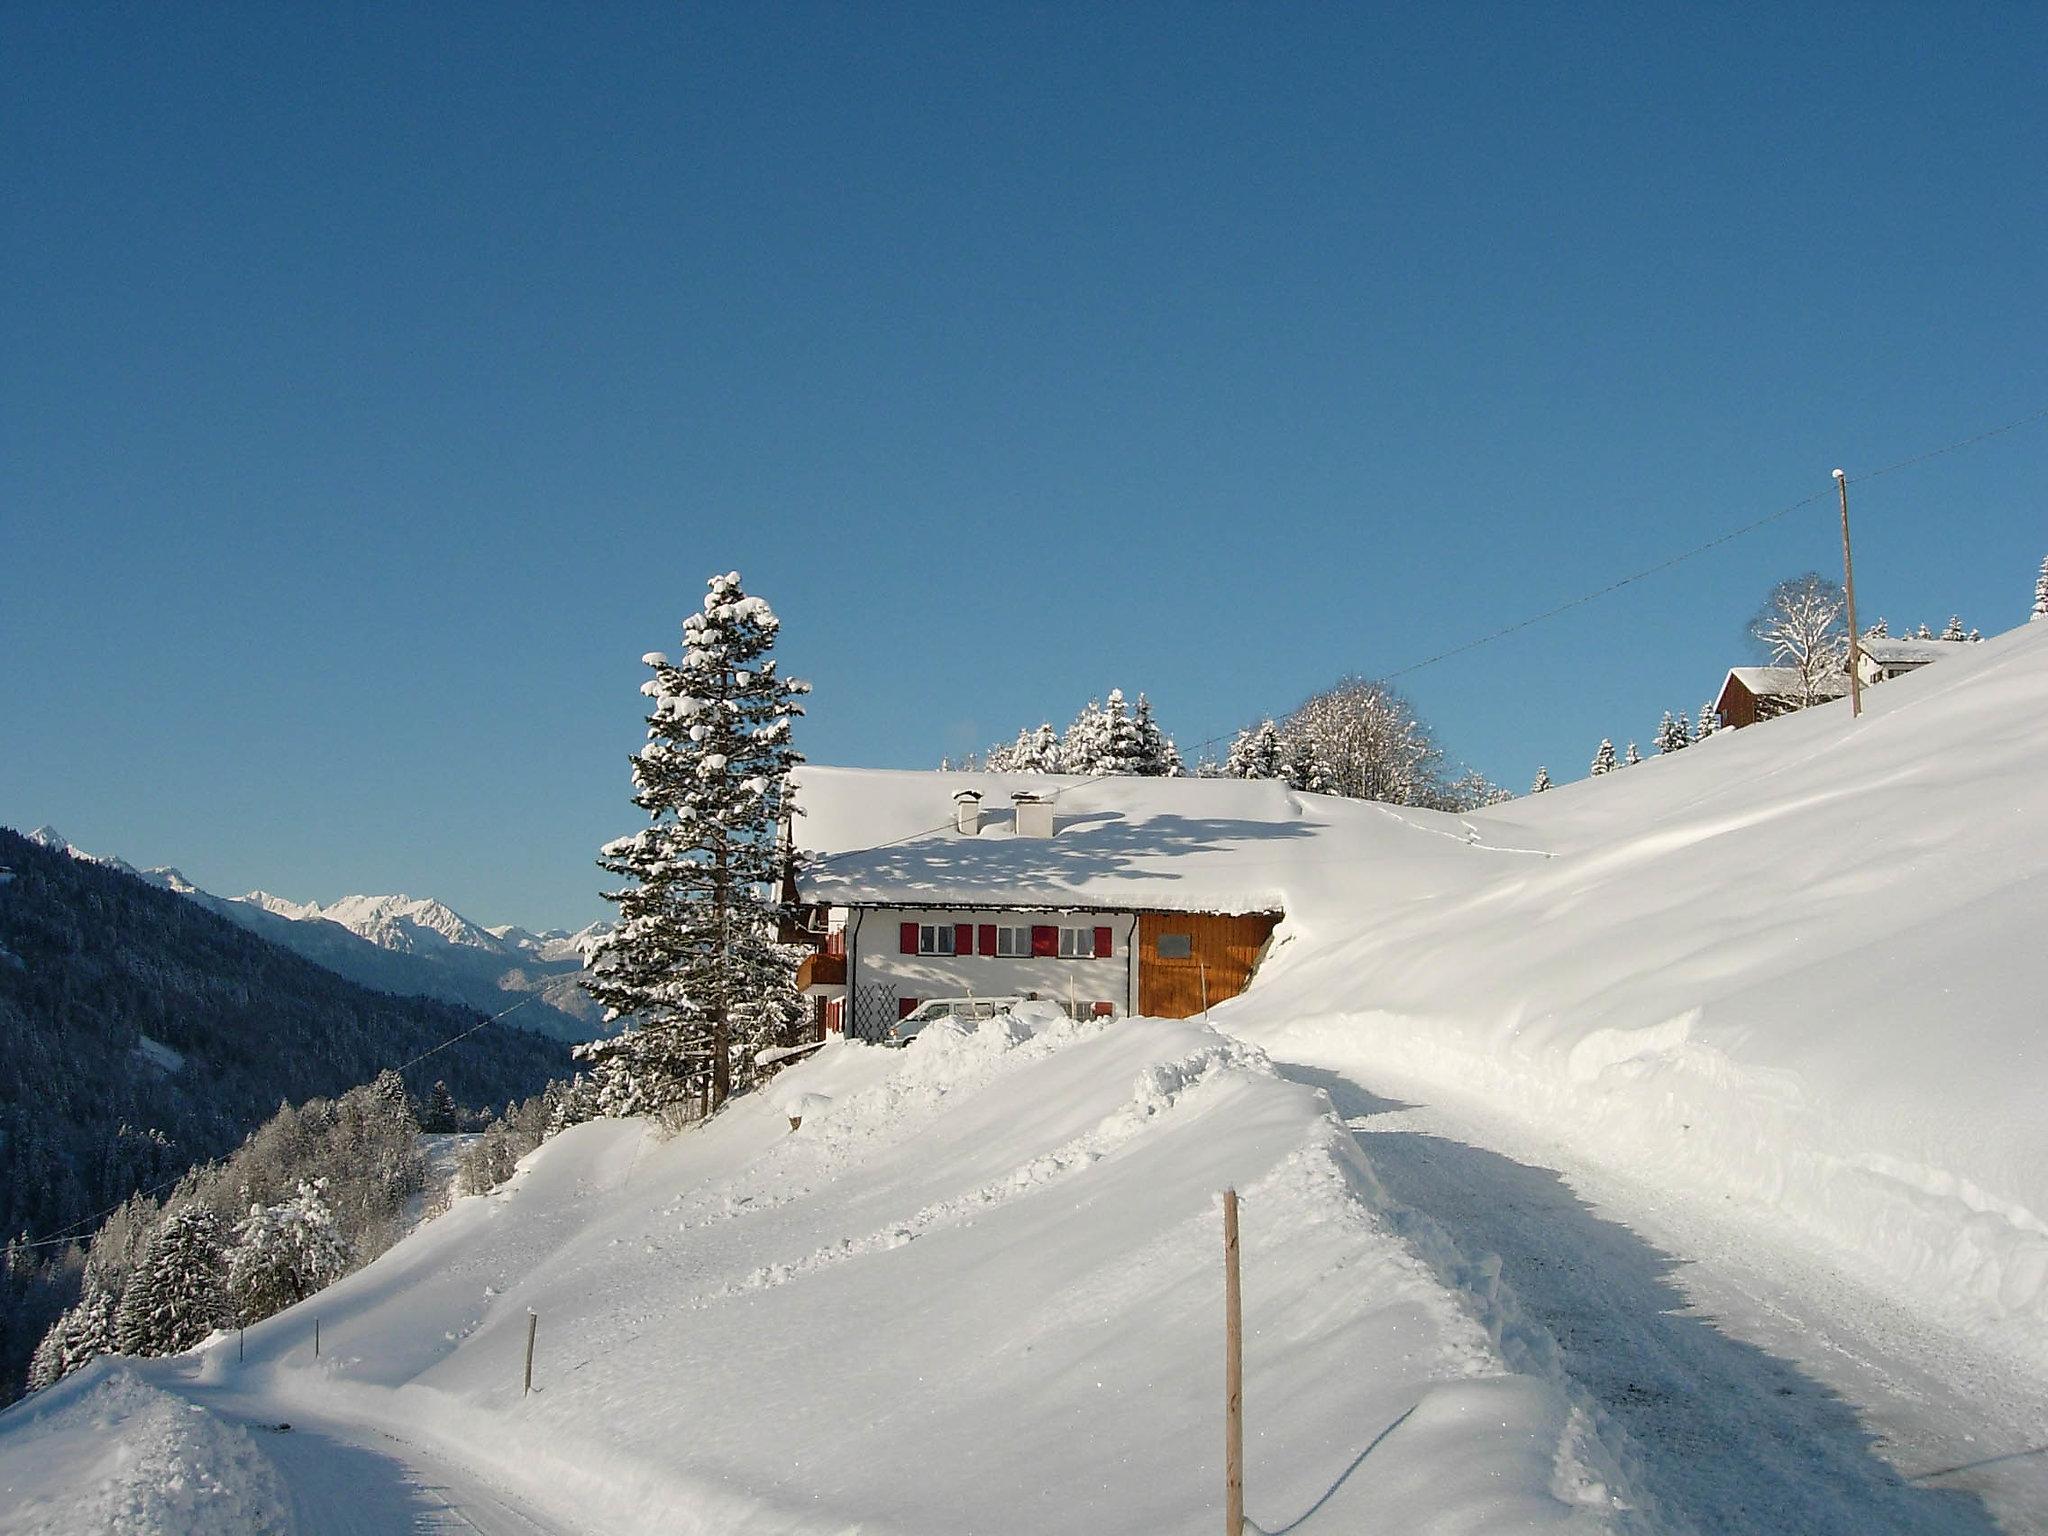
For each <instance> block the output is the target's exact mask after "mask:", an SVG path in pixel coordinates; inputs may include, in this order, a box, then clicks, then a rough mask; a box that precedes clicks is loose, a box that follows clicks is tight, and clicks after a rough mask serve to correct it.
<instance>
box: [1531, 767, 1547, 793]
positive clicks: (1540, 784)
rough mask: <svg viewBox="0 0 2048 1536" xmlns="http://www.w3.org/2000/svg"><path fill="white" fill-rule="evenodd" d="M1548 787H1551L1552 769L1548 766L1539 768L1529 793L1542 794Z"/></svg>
mask: <svg viewBox="0 0 2048 1536" xmlns="http://www.w3.org/2000/svg"><path fill="white" fill-rule="evenodd" d="M1548 788H1550V770H1549V769H1548V768H1538V769H1537V770H1536V782H1535V783H1533V784H1531V785H1530V786H1529V793H1530V794H1532V795H1540V794H1542V793H1543V792H1544V791H1545V790H1546V789H1548Z"/></svg>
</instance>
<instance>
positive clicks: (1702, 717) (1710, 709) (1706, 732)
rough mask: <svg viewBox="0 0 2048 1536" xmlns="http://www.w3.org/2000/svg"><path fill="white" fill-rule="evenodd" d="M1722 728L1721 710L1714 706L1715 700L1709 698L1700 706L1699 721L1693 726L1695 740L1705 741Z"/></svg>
mask: <svg viewBox="0 0 2048 1536" xmlns="http://www.w3.org/2000/svg"><path fill="white" fill-rule="evenodd" d="M1720 729H1721V712H1720V711H1719V710H1718V709H1716V708H1714V701H1713V700H1712V699H1709V700H1707V702H1706V703H1704V704H1702V705H1701V706H1700V713H1699V723H1698V724H1696V725H1695V726H1693V728H1692V739H1693V740H1694V741H1705V740H1706V739H1707V738H1708V737H1709V736H1711V735H1713V734H1714V733H1715V732H1716V731H1718V730H1720Z"/></svg>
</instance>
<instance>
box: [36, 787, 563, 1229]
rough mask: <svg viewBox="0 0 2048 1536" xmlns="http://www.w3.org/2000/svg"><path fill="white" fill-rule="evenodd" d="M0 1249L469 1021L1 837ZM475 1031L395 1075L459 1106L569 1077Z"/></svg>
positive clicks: (550, 1049)
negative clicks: (441, 1088)
mask: <svg viewBox="0 0 2048 1536" xmlns="http://www.w3.org/2000/svg"><path fill="white" fill-rule="evenodd" d="M0 868H4V869H6V870H8V871H10V872H11V876H10V877H9V878H5V879H0V1232H4V1233H7V1234H10V1235H11V1234H17V1233H20V1232H23V1231H24V1230H26V1231H29V1232H31V1233H34V1234H41V1233H42V1232H44V1231H46V1230H48V1229H49V1228H50V1227H52V1226H54V1225H57V1224H59V1223H62V1222H67V1221H70V1220H73V1219H75V1218H77V1217H81V1216H84V1215H86V1214H88V1213H90V1212H92V1211H96V1210H100V1209H102V1208H104V1207H106V1206H109V1205H112V1204H114V1203H115V1202H117V1201H119V1200H121V1199H122V1198H123V1197H125V1196H126V1195H127V1194H129V1193H130V1192H131V1191H133V1190H135V1189H137V1188H141V1187H144V1186H146V1185H149V1184H151V1183H154V1182H156V1181H158V1180H161V1179H164V1178H167V1177H169V1176H171V1175H172V1174H174V1173H176V1172H178V1171H180V1170H182V1169H184V1168H185V1167H186V1166H188V1165H189V1164H191V1163H193V1162H195V1161H198V1160H202V1159H205V1158H210V1157H215V1156H218V1155H220V1154H221V1153H223V1152H226V1151H228V1150H230V1149H231V1148H233V1147H234V1146H235V1145H236V1144H237V1143H239V1142H240V1141H241V1139H242V1137H243V1136H244V1135H246V1134H247V1133H248V1131H249V1130H250V1129H251V1128H252V1127H253V1126H255V1125H256V1124H257V1123H258V1122H259V1121H261V1120H262V1119H263V1118H264V1117H265V1116H266V1115H268V1114H269V1113H270V1112H271V1111H273V1110H274V1109H276V1108H277V1105H278V1103H279V1101H280V1100H287V1099H288V1100H293V1101H297V1100H301V1099H305V1098H308V1097H310V1096H313V1095H316V1094H334V1093H339V1092H341V1091H342V1090H344V1089H346V1088H348V1087H350V1086H352V1085H354V1084H357V1083H363V1082H368V1081H369V1080H370V1079H371V1078H373V1077H375V1076H376V1075H377V1073H378V1072H379V1071H380V1070H381V1069H382V1068H384V1067H388V1066H398V1065H400V1064H401V1063H403V1062H406V1061H408V1060H410V1059H411V1058H412V1057H414V1056H417V1055H419V1054H420V1053H421V1052H423V1051H426V1050H428V1049H430V1048H431V1047H433V1046H435V1045H438V1044H440V1043H441V1042H442V1041H444V1040H447V1039H449V1038H451V1037H452V1036H455V1035H459V1034H461V1033H463V1032H464V1031H465V1030H468V1029H470V1028H471V1027H472V1026H473V1025H475V1024H476V1023H477V1022H478V1020H479V1018H480V1017H481V1015H479V1014H478V1013H476V1012H474V1011H472V1010H470V1009H467V1008H462V1007H457V1006H453V1005H451V1004H448V1003H443V1002H437V1001H433V1000H430V999H427V998H419V997H397V996H392V995H389V994H386V993H382V992H375V991H371V990H370V989H368V988H365V987H361V986H357V985H355V984H354V983H352V982H349V981H345V980H343V979H342V978H341V977H339V976H337V975H335V974H334V973H333V972H331V971H328V970H325V969H323V968H322V967H320V966H318V965H316V964H314V963H313V962H311V961H310V960H306V959H304V958H302V957H300V956H298V955H295V954H292V953H289V952H288V951H286V950H284V949H281V948H279V947H278V946H277V945H274V944H271V943H268V942H266V941H264V940H263V939H261V938H258V937H257V936H255V935H254V934H252V933H250V932H248V931H247V930H245V929H243V928H242V927H239V926H238V925H236V924H234V923H231V922H229V921H227V920H226V919H224V918H222V917H219V916H217V915H215V914H214V913H212V912H209V911H207V910H205V909H204V908H203V907H200V906H198V905H196V904H195V903H193V902H191V901H188V900H186V899H185V898H184V897H182V896H179V895H175V894H173V893H172V892H170V891H168V890H163V889H159V888H157V887H155V886H153V885H150V884H148V883H146V882H144V881H142V880H140V879H137V878H135V877H134V876H132V875H128V874H124V873H121V872H119V871H117V870H113V869H110V868H108V867H107V866H105V865H100V864H94V863H89V862H86V861H83V860H79V859H74V858H72V857H70V856H69V855H68V854H65V853H61V852H56V851H53V850H51V849H48V848H44V847H41V846H39V845H37V844H36V843H33V842H31V841H30V840H29V839H27V838H25V837H22V836H20V835H18V834H16V833H15V832H13V831H10V830H7V829H4V828H0ZM567 1070H568V1053H567V1051H566V1050H565V1049H564V1048H563V1047H562V1046H560V1045H558V1044H556V1043H554V1042H552V1041H549V1040H545V1039H542V1038H541V1037H539V1036H537V1035H534V1034H531V1033H527V1032H524V1031H520V1030H516V1029H513V1028H511V1027H509V1026H508V1025H505V1024H490V1025H487V1026H486V1027H484V1028H483V1029H481V1030H478V1031H477V1032H476V1033H475V1034H472V1035H470V1036H469V1037H468V1038H467V1039H465V1040H462V1041H461V1042H460V1043H458V1044H456V1045H453V1046H451V1047H449V1048H448V1049H447V1050H444V1051H441V1052H439V1053H438V1054H437V1055H435V1056H434V1057H433V1058H432V1059H431V1060H429V1061H427V1062H424V1063H422V1064H421V1065H420V1066H418V1067H417V1068H415V1069H413V1070H412V1071H410V1072H408V1073H407V1074H406V1076H407V1082H408V1086H410V1087H411V1088H412V1089H413V1090H414V1091H415V1092H416V1093H417V1092H420V1091H422V1090H424V1089H427V1088H431V1087H432V1085H433V1083H434V1082H435V1081H436V1080H437V1079H444V1080H446V1082H447V1083H448V1086H449V1088H450V1089H451V1090H452V1091H453V1093H454V1095H455V1097H456V1098H457V1099H458V1100H460V1101H461V1102H463V1103H467V1104H497V1105H501V1104H503V1103H504V1102H505V1101H506V1100H507V1099H509V1098H512V1097H515V1096H522V1097H523V1096H525V1095H527V1094H531V1093H533V1092H536V1091H537V1090H538V1089H539V1088H540V1087H541V1086H542V1085H543V1084H544V1083H546V1082H547V1080H548V1079H549V1078H550V1077H553V1076H565V1075H567Z"/></svg>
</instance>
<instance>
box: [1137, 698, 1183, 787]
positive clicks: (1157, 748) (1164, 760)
mask: <svg viewBox="0 0 2048 1536" xmlns="http://www.w3.org/2000/svg"><path fill="white" fill-rule="evenodd" d="M1131 728H1132V730H1133V732H1134V733H1135V735H1136V737H1137V742H1138V766H1137V767H1136V768H1135V769H1134V770H1133V771H1134V772H1136V773H1138V774H1139V775H1141V776H1143V777H1145V778H1151V779H1177V778H1179V777H1180V776H1181V775H1182V774H1183V773H1184V772H1186V769H1185V768H1184V767H1183V766H1182V764H1181V760H1180V749H1179V748H1178V747H1176V746H1174V744H1173V738H1172V737H1171V736H1168V735H1167V734H1166V733H1165V732H1164V731H1162V730H1160V729H1159V722H1158V721H1156V720H1154V719H1153V718H1152V701H1151V700H1150V699H1148V698H1146V697H1145V695H1144V694H1142V693H1141V694H1139V695H1138V713H1137V715H1136V717H1135V718H1134V719H1133V720H1132V722H1131Z"/></svg>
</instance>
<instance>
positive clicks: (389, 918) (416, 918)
mask: <svg viewBox="0 0 2048 1536" xmlns="http://www.w3.org/2000/svg"><path fill="white" fill-rule="evenodd" d="M319 915H320V916H321V917H324V918H326V919H327V920H328V921H329V922H330V923H339V924H341V926H342V927H344V928H347V929H349V930H351V931H352V932H354V933H358V934H361V935H362V936H363V937H364V938H366V939H368V940H369V941H370V942H371V943H373V944H377V945H380V946H381V947H383V948H385V949H398V950H404V951H406V952H408V953H413V954H417V953H418V952H419V951H420V950H422V949H433V948H437V947H439V946H441V945H445V944H454V945H460V946H462V947H464V948H467V949H481V950H484V951H486V952H487V953H490V954H494V955H502V954H511V953H515V952H516V948H517V946H515V945H512V944H508V943H506V942H505V941H504V940H502V939H500V938H498V937H497V936H496V935H495V934H493V933H491V932H490V931H489V930H488V929H486V928H483V927H481V926H479V925H478V924H476V923H472V922H471V921H470V920H469V919H468V918H466V917H464V916H463V915H462V914H461V913H460V912H457V911H456V910H455V909H454V908H452V907H449V906H446V905H444V904H443V903H441V902H438V901H435V900H433V899H432V898H431V897H428V898H414V897H411V896H405V895H393V896H344V897H342V899H341V900H339V901H336V902H330V903H329V904H327V905H326V906H323V907H321V908H320V909H319Z"/></svg>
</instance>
